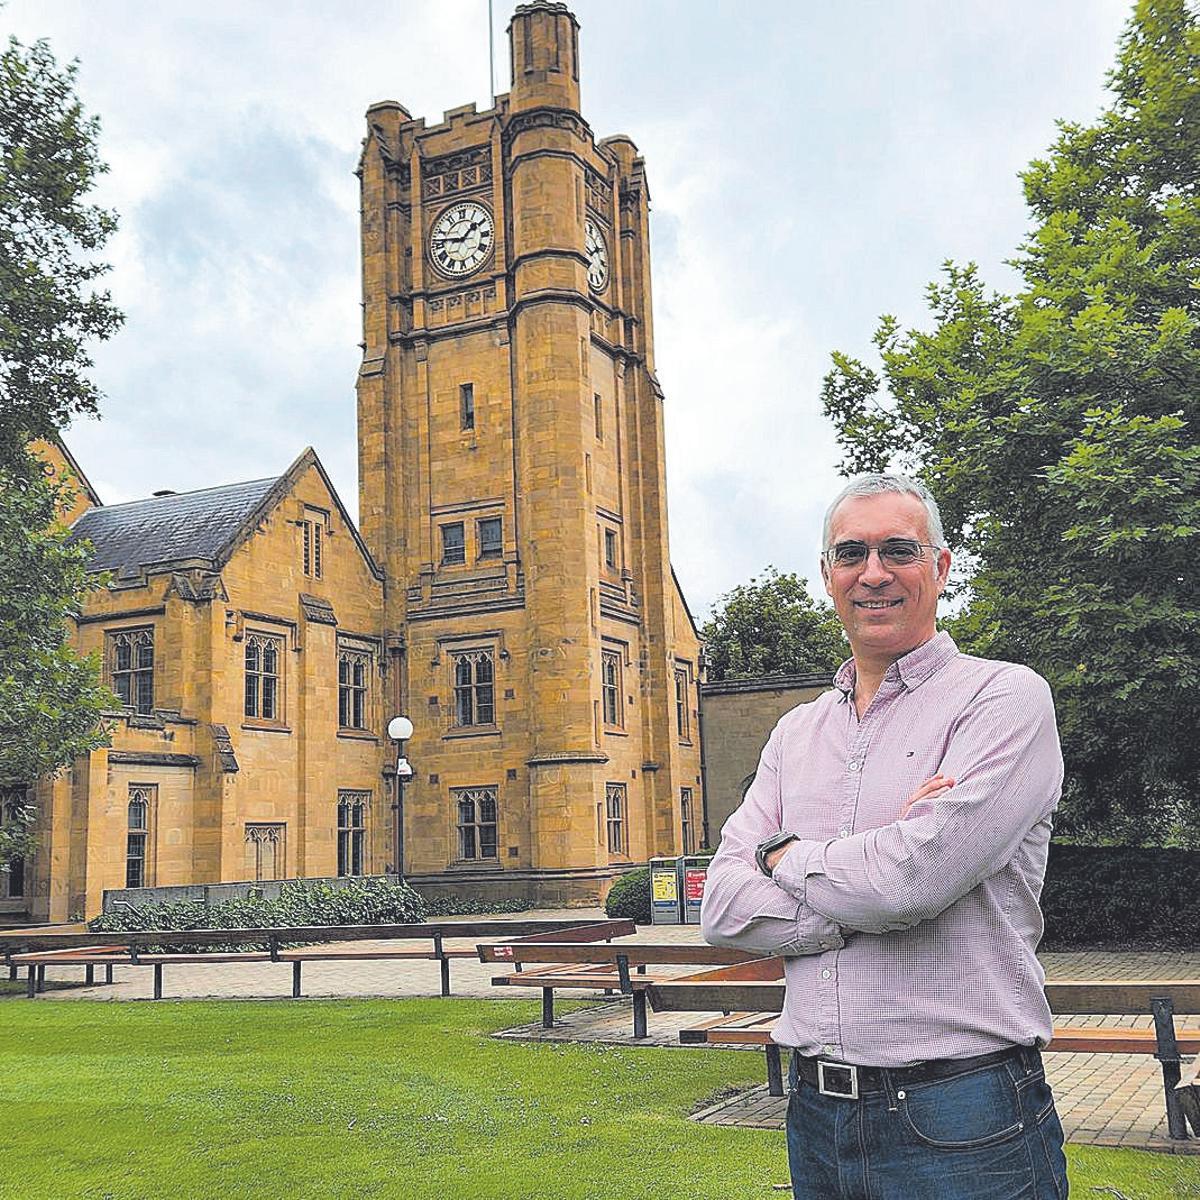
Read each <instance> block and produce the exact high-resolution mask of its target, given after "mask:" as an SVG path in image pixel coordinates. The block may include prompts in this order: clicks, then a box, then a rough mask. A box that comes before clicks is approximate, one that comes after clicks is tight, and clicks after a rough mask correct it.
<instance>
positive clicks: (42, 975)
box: [37, 963, 46, 992]
mask: <svg viewBox="0 0 1200 1200" xmlns="http://www.w3.org/2000/svg"><path fill="white" fill-rule="evenodd" d="M37 990H38V991H39V992H44V991H45V990H46V964H45V963H41V964H40V965H39V966H38V974H37Z"/></svg>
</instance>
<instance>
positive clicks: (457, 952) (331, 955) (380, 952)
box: [279, 935, 475, 998]
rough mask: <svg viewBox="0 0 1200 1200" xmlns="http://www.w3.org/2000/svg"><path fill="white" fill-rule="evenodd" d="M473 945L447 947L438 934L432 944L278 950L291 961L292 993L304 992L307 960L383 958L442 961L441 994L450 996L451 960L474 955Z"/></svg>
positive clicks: (281, 958) (284, 959) (282, 959)
mask: <svg viewBox="0 0 1200 1200" xmlns="http://www.w3.org/2000/svg"><path fill="white" fill-rule="evenodd" d="M474 957H475V947H474V946H446V945H445V944H444V939H443V938H442V937H441V936H440V935H439V936H435V937H434V939H433V945H432V946H430V947H395V946H359V947H353V948H351V947H347V946H345V945H341V944H338V943H336V942H330V943H326V944H325V945H322V946H305V947H301V948H297V949H292V950H281V951H280V952H279V961H280V962H290V963H291V964H292V996H293V998H296V997H299V996H302V995H303V991H302V990H301V976H300V972H301V970H302V969H303V966H304V964H305V963H306V962H372V961H380V960H384V959H397V960H399V959H428V960H431V961H436V962H438V963H439V964H440V971H441V988H442V995H443V996H449V995H450V960H451V959H452V958H474Z"/></svg>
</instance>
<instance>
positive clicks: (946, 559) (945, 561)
mask: <svg viewBox="0 0 1200 1200" xmlns="http://www.w3.org/2000/svg"><path fill="white" fill-rule="evenodd" d="M949 582H950V551H949V550H947V549H946V548H945V547H943V548H942V549H941V550H939V551H938V556H937V590H938V595H939V596H940V595H941V594H942V593H943V592H944V591H945V590H946V584H947V583H949Z"/></svg>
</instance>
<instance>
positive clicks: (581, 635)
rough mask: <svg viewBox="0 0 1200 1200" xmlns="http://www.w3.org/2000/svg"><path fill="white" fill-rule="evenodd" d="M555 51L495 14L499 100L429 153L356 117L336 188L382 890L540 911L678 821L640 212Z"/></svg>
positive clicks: (679, 756)
mask: <svg viewBox="0 0 1200 1200" xmlns="http://www.w3.org/2000/svg"><path fill="white" fill-rule="evenodd" d="M578 33H579V30H578V25H577V23H576V21H575V18H574V17H573V16H572V15H571V13H570V12H568V11H567V9H566V7H565V5H562V4H554V3H546V2H539V3H533V4H525V5H521V6H519V7H518V8H517V10H516V14H515V15H514V17H513V20H512V23H511V25H510V27H509V37H510V50H511V60H512V88H511V91H510V92H509V94H508V95H506V96H500V97H498V98H497V100H496V103H495V107H494V108H492V109H490V110H489V111H487V112H477V111H476V110H475V106H474V105H468V106H467V107H465V108H461V109H455V110H453V111H451V112H448V113H447V114H446V115H445V119H444V120H443V121H442V122H441V123H439V124H436V125H432V126H427V125H426V123H425V122H424V121H422V120H413V119H412V118H411V117H410V115H409V114H408V112H407V111H406V110H405V109H404V108H403V107H401V105H399V104H397V103H395V102H390V101H389V102H384V103H381V104H376V105H374V106H373V107H372V108H371V109H370V110H369V112H368V114H367V116H368V134H367V138H366V141H365V143H364V148H363V155H362V160H361V164H360V176H361V180H362V256H363V301H364V304H363V313H364V325H363V342H364V354H363V363H362V368H361V371H360V375H359V384H358V409H359V450H360V458H359V491H360V508H359V511H360V521H361V525H362V530H363V536H364V538H365V540H366V542H367V544H368V545H369V546H370V547H371V550H372V552H373V554H374V555H375V557H376V559H377V560H378V561H379V562H380V564H381V565H382V566H383V569H384V572H385V575H386V578H387V581H388V582H387V589H386V596H385V603H384V625H385V630H386V638H385V640H386V644H387V648H388V653H389V655H390V656H392V658H393V661H395V662H396V663H397V665H398V667H399V669H398V670H397V671H395V672H394V673H393V674H392V676H391V679H392V682H393V686H394V691H393V693H392V696H393V702H394V704H395V706H396V710H397V711H398V712H402V713H404V714H405V715H407V716H408V717H409V718H410V719H411V720H412V722H413V725H414V727H415V732H414V734H413V737H412V740H411V744H410V745H409V746H408V747H407V752H408V757H409V759H410V760H411V762H412V764H413V767H414V775H413V780H412V783H411V784H410V785H409V786H408V787H407V788H406V789H405V800H404V804H405V809H404V821H405V830H406V838H405V854H404V858H405V861H404V864H403V865H404V869H405V872H406V873H407V874H409V875H410V876H411V877H412V878H413V879H414V881H415V882H418V883H421V884H425V885H427V886H435V885H440V884H443V883H445V884H449V885H451V886H453V887H455V888H461V887H463V886H465V885H468V884H469V885H471V886H473V887H485V888H488V889H489V890H496V891H500V892H502V891H516V892H526V891H528V890H529V889H530V888H531V887H532V888H533V889H534V891H535V892H536V894H537V895H539V896H540V897H542V898H544V899H546V900H550V901H560V902H570V901H572V900H577V899H579V900H582V899H586V898H589V897H594V896H596V895H597V894H598V893H599V892H600V891H602V890H603V889H604V887H605V886H606V885H607V883H608V882H609V881H610V880H611V879H612V878H613V876H614V875H615V874H616V873H618V872H620V871H621V870H623V869H625V868H627V867H628V866H629V865H630V864H632V863H636V862H644V861H645V860H646V858H647V857H648V856H650V855H655V854H665V853H671V852H676V851H678V850H679V849H680V848H681V839H682V836H683V830H684V826H685V825H687V824H689V822H690V825H691V826H692V827H693V828H694V827H695V825H696V814H697V813H698V812H699V811H700V808H701V805H702V796H701V781H700V750H699V735H698V731H697V720H698V718H697V713H698V707H699V694H698V674H699V641H698V637H697V633H696V629H695V626H694V623H693V622H692V619H691V617H690V615H689V613H688V611H687V607H686V605H685V603H684V601H683V597H682V595H681V593H680V590H679V588H678V586H677V584H676V581H675V578H674V576H673V574H672V571H671V565H670V556H669V549H668V538H667V503H666V481H665V463H664V442H663V414H662V408H663V395H662V391H661V389H660V388H659V385H658V381H657V379H656V377H655V373H654V334H653V320H652V312H651V295H650V247H649V233H648V224H647V222H648V206H649V191H648V188H647V184H646V177H645V169H644V164H643V162H642V159H641V158H640V157H639V156H638V153H637V149H636V147H635V146H634V144H633V143H632V142H631V141H630V140H629V139H628V138H626V137H613V138H607V139H605V140H602V141H599V142H597V141H596V140H595V138H594V137H593V135H592V131H591V129H590V128H589V126H588V125H587V123H586V121H585V120H584V119H583V117H582V115H581V114H580V111H579V107H580V106H579V80H580V64H579V37H578ZM484 814H486V819H485V817H484ZM485 851H486V852H485Z"/></svg>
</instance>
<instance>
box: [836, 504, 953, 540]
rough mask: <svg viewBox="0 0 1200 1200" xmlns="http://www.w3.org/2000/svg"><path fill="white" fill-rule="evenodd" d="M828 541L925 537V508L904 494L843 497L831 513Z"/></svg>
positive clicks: (922, 538)
mask: <svg viewBox="0 0 1200 1200" xmlns="http://www.w3.org/2000/svg"><path fill="white" fill-rule="evenodd" d="M829 528H830V535H831V540H832V541H841V540H844V539H846V538H855V539H864V540H866V539H870V540H875V539H878V538H887V537H911V538H917V539H918V540H919V541H920V540H926V539H928V537H929V514H928V513H927V512H926V511H925V505H924V504H922V503H921V501H920V500H919V499H918V498H917V497H916V496H914V495H912V494H910V493H908V492H880V493H878V494H877V495H872V496H847V497H846V499H845V500H843V501H842V502H841V504H839V505H838V506H837V508H836V509H835V510H834V513H833V519H832V521H831V522H830V527H829Z"/></svg>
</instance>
